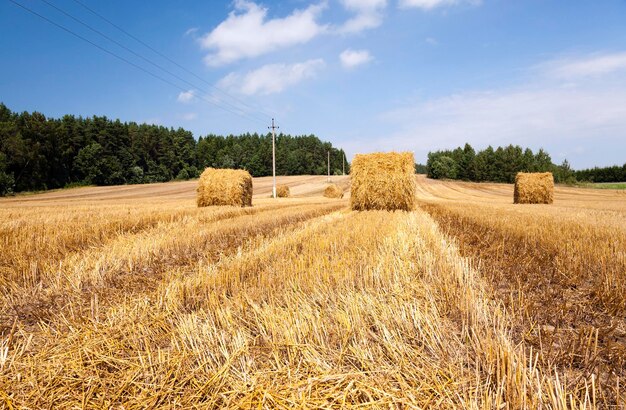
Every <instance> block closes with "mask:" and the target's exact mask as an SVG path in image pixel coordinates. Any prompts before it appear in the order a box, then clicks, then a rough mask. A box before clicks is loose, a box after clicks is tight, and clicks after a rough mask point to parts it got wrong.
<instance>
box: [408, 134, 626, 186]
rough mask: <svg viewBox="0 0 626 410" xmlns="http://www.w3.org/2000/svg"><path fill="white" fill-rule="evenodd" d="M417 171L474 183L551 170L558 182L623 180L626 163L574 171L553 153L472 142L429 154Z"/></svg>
mask: <svg viewBox="0 0 626 410" xmlns="http://www.w3.org/2000/svg"><path fill="white" fill-rule="evenodd" d="M416 171H418V172H419V171H425V173H426V174H427V175H428V177H429V178H434V179H460V180H465V181H475V182H505V183H512V182H514V181H515V175H516V174H517V173H518V172H552V173H553V174H554V180H555V182H558V183H568V184H569V183H576V182H624V181H626V164H624V165H623V166H612V167H604V168H598V167H596V168H592V169H585V170H579V171H575V170H573V169H572V168H571V167H570V164H569V163H568V161H567V160H564V161H563V162H562V163H561V164H559V165H557V164H554V163H553V162H552V158H551V157H550V155H549V154H548V153H547V152H546V151H544V150H543V149H540V150H539V151H537V152H536V153H534V152H533V151H532V150H531V149H530V148H526V149H524V148H522V147H520V146H519V145H508V146H506V147H497V148H496V149H494V148H493V147H491V146H489V147H487V148H486V149H484V150H481V151H478V152H476V151H475V150H474V148H473V147H472V146H471V145H470V144H465V146H464V147H458V148H456V149H453V150H441V151H435V152H430V153H428V161H427V162H426V166H425V167H424V166H419V165H416Z"/></svg>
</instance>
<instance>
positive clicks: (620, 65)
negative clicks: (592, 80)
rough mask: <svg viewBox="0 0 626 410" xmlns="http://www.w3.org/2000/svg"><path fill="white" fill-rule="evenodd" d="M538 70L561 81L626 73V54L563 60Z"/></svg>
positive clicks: (597, 55) (542, 65)
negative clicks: (619, 72)
mask: <svg viewBox="0 0 626 410" xmlns="http://www.w3.org/2000/svg"><path fill="white" fill-rule="evenodd" d="M538 68H539V69H540V70H543V71H546V72H547V73H548V74H549V75H551V76H553V77H556V78H560V79H576V78H583V77H600V76H603V75H606V74H611V73H614V72H618V71H626V52H623V53H612V54H594V55H589V56H585V57H578V58H562V59H558V60H553V61H550V62H548V63H545V64H540V65H539V66H538Z"/></svg>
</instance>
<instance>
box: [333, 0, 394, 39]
mask: <svg viewBox="0 0 626 410" xmlns="http://www.w3.org/2000/svg"><path fill="white" fill-rule="evenodd" d="M341 3H342V4H343V6H344V7H345V8H346V10H348V11H351V12H354V13H355V16H354V17H352V18H350V19H349V20H348V21H346V22H345V23H344V24H342V25H341V27H340V28H339V30H338V31H339V33H343V34H352V33H358V32H361V31H363V30H366V29H370V28H376V27H378V26H380V25H381V24H382V20H383V15H382V11H383V10H384V9H385V8H386V7H387V0H341Z"/></svg>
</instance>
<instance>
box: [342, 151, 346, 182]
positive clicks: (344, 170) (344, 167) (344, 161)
mask: <svg viewBox="0 0 626 410" xmlns="http://www.w3.org/2000/svg"><path fill="white" fill-rule="evenodd" d="M342 161H343V165H342V171H341V173H342V174H343V175H344V176H345V175H346V154H345V153H344V154H343V158H342Z"/></svg>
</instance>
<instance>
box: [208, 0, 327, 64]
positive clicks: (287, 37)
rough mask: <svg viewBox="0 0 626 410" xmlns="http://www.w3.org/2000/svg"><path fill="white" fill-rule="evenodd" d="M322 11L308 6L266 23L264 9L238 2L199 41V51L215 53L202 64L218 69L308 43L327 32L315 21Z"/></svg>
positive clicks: (242, 1)
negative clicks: (245, 59) (201, 49)
mask: <svg viewBox="0 0 626 410" xmlns="http://www.w3.org/2000/svg"><path fill="white" fill-rule="evenodd" d="M324 8H325V4H324V3H321V4H317V5H311V6H309V7H307V8H306V9H304V10H296V11H294V12H293V13H292V14H291V15H289V16H287V17H284V18H276V19H271V20H268V19H267V9H266V8H263V7H261V6H259V5H257V4H256V3H253V2H250V1H246V0H237V1H235V11H233V12H231V13H230V14H229V15H228V18H227V19H226V20H224V21H223V22H222V23H220V24H219V25H218V26H217V27H216V28H215V29H214V30H213V31H211V32H210V33H207V34H205V35H203V36H202V37H201V38H200V44H201V46H202V48H204V49H207V50H215V51H214V52H213V53H211V54H209V55H207V56H206V57H205V59H204V61H205V63H206V64H207V65H209V66H219V65H224V64H228V63H232V62H234V61H238V60H240V59H243V58H251V57H257V56H260V55H263V54H266V53H269V52H271V51H274V50H278V49H281V48H285V47H289V46H293V45H297V44H304V43H307V42H308V41H310V40H311V39H313V38H315V37H316V36H318V35H319V34H321V33H323V32H324V31H325V30H326V26H324V25H320V24H318V23H317V21H316V20H317V17H318V15H319V14H320V12H321V11H322V10H323V9H324Z"/></svg>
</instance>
